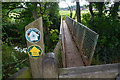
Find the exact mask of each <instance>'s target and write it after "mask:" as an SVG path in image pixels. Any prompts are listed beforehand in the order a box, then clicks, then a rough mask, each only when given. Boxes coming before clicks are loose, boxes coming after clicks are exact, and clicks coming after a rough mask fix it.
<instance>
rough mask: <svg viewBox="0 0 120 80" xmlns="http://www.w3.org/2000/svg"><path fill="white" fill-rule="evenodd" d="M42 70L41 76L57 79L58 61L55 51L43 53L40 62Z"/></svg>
mask: <svg viewBox="0 0 120 80" xmlns="http://www.w3.org/2000/svg"><path fill="white" fill-rule="evenodd" d="M42 67H43V69H42V71H43V78H44V79H46V80H47V79H48V78H54V79H58V63H57V58H56V55H55V53H52V52H51V53H47V54H45V56H44V58H43V62H42Z"/></svg>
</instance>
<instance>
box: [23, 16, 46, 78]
mask: <svg viewBox="0 0 120 80" xmlns="http://www.w3.org/2000/svg"><path fill="white" fill-rule="evenodd" d="M25 31H26V33H25V36H26V39H27V46H28V55H29V60H30V65H31V73H32V77H33V78H42V56H43V55H44V40H43V38H44V37H43V23H42V17H40V18H38V19H36V20H35V21H33V22H32V23H30V24H28V25H27V26H26V27H25ZM42 54H43V55H42Z"/></svg>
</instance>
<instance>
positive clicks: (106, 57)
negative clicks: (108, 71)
mask: <svg viewBox="0 0 120 80" xmlns="http://www.w3.org/2000/svg"><path fill="white" fill-rule="evenodd" d="M82 23H83V24H84V25H86V26H88V27H89V28H91V29H92V30H94V31H96V32H97V33H98V34H99V39H98V43H97V47H96V50H95V55H94V59H93V63H92V64H105V63H116V62H120V58H119V57H118V56H120V54H119V53H120V50H119V48H120V40H119V39H120V37H119V34H120V32H119V31H120V27H119V25H120V22H119V20H117V21H116V20H113V18H111V16H108V15H107V16H106V15H105V14H104V15H102V16H101V17H99V16H98V14H97V12H96V13H95V17H94V19H93V20H91V16H90V14H89V13H87V14H84V15H83V20H82Z"/></svg>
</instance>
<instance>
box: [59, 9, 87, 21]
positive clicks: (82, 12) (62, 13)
mask: <svg viewBox="0 0 120 80" xmlns="http://www.w3.org/2000/svg"><path fill="white" fill-rule="evenodd" d="M59 13H60V15H68V16H69V15H70V11H59ZM75 13H76V12H75V11H73V14H72V17H74V16H75ZM84 13H89V11H88V10H82V11H81V16H82V14H84ZM75 20H76V21H77V18H75Z"/></svg>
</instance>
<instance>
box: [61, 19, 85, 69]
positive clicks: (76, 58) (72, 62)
mask: <svg viewBox="0 0 120 80" xmlns="http://www.w3.org/2000/svg"><path fill="white" fill-rule="evenodd" d="M63 28H64V36H65V37H64V39H65V40H64V41H65V55H66V67H77V66H84V64H83V61H82V58H81V56H80V53H79V51H78V49H77V48H76V45H75V42H74V41H73V40H72V37H71V35H70V32H69V29H68V26H67V24H66V22H65V21H63Z"/></svg>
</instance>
